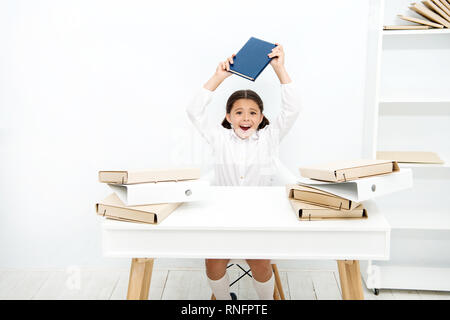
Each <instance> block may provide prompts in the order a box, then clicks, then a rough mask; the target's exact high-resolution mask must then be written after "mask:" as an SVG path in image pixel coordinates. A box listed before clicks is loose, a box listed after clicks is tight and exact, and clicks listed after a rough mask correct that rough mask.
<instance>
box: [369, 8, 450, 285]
mask: <svg viewBox="0 0 450 320" xmlns="http://www.w3.org/2000/svg"><path fill="white" fill-rule="evenodd" d="M370 3H371V5H370V14H371V16H372V23H373V24H374V27H373V28H374V29H376V30H372V31H369V35H368V36H369V42H368V43H369V52H368V59H367V68H368V70H369V72H372V73H370V74H369V75H368V77H367V84H366V101H365V103H366V114H365V119H364V121H365V127H366V131H365V132H364V146H365V148H364V152H363V156H364V157H368V158H375V157H376V152H377V151H432V152H436V153H438V155H439V156H440V157H441V159H442V160H444V164H406V163H402V164H400V167H403V168H412V170H413V179H414V180H413V183H414V186H413V188H412V189H409V190H405V191H402V192H399V193H394V194H392V195H389V196H384V197H380V198H377V199H375V201H376V203H377V205H378V206H379V208H380V210H381V211H382V212H383V213H384V215H385V216H386V218H387V220H388V222H389V224H390V225H391V251H390V260H388V261H369V262H367V263H364V262H362V263H361V272H362V274H363V278H364V280H365V282H366V285H367V287H368V288H371V289H384V288H386V289H388V288H389V289H409V290H442V291H450V201H449V198H450V197H449V196H450V59H449V57H450V30H449V29H430V30H406V31H404V30H402V31H387V30H383V25H400V24H406V23H405V21H402V20H400V19H399V18H397V14H403V15H408V16H415V17H419V16H418V15H417V14H416V13H414V12H412V11H411V10H409V9H408V6H409V5H410V3H411V1H410V0H406V1H405V0H389V1H384V0H379V1H378V0H374V1H371V2H370Z"/></svg>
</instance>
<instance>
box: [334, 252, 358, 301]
mask: <svg viewBox="0 0 450 320" xmlns="http://www.w3.org/2000/svg"><path fill="white" fill-rule="evenodd" d="M337 264H338V270H339V278H340V280H341V290H342V299H343V300H364V294H363V289H362V281H361V273H360V270H359V261H358V260H338V262H337Z"/></svg>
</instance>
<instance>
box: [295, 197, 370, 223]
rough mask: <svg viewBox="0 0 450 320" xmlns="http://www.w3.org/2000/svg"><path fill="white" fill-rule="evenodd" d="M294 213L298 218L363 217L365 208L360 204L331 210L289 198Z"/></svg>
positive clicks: (365, 215)
mask: <svg viewBox="0 0 450 320" xmlns="http://www.w3.org/2000/svg"><path fill="white" fill-rule="evenodd" d="M289 201H290V202H291V206H292V208H293V209H294V213H295V214H296V216H297V217H298V219H299V220H309V221H311V220H324V219H352V218H353V219H365V218H367V210H366V209H365V208H364V206H363V205H362V204H360V205H359V206H358V207H356V208H355V209H353V210H333V209H328V208H324V207H319V206H314V205H312V204H308V203H305V202H302V201H299V200H295V199H289Z"/></svg>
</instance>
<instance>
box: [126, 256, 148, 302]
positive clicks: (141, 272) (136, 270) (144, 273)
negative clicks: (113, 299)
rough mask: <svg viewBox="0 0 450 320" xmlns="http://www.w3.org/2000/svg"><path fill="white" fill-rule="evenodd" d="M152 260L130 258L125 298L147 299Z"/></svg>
mask: <svg viewBox="0 0 450 320" xmlns="http://www.w3.org/2000/svg"><path fill="white" fill-rule="evenodd" d="M153 260H154V259H148V258H133V259H131V270H130V280H129V281H128V293H127V300H147V299H148V293H149V289H150V280H151V278H152V271H153Z"/></svg>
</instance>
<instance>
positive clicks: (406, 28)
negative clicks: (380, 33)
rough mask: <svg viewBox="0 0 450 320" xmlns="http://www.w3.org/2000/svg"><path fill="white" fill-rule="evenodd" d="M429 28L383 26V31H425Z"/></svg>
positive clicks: (419, 26)
mask: <svg viewBox="0 0 450 320" xmlns="http://www.w3.org/2000/svg"><path fill="white" fill-rule="evenodd" d="M427 29H431V27H430V26H425V25H417V26H414V25H397V26H383V30H427Z"/></svg>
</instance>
